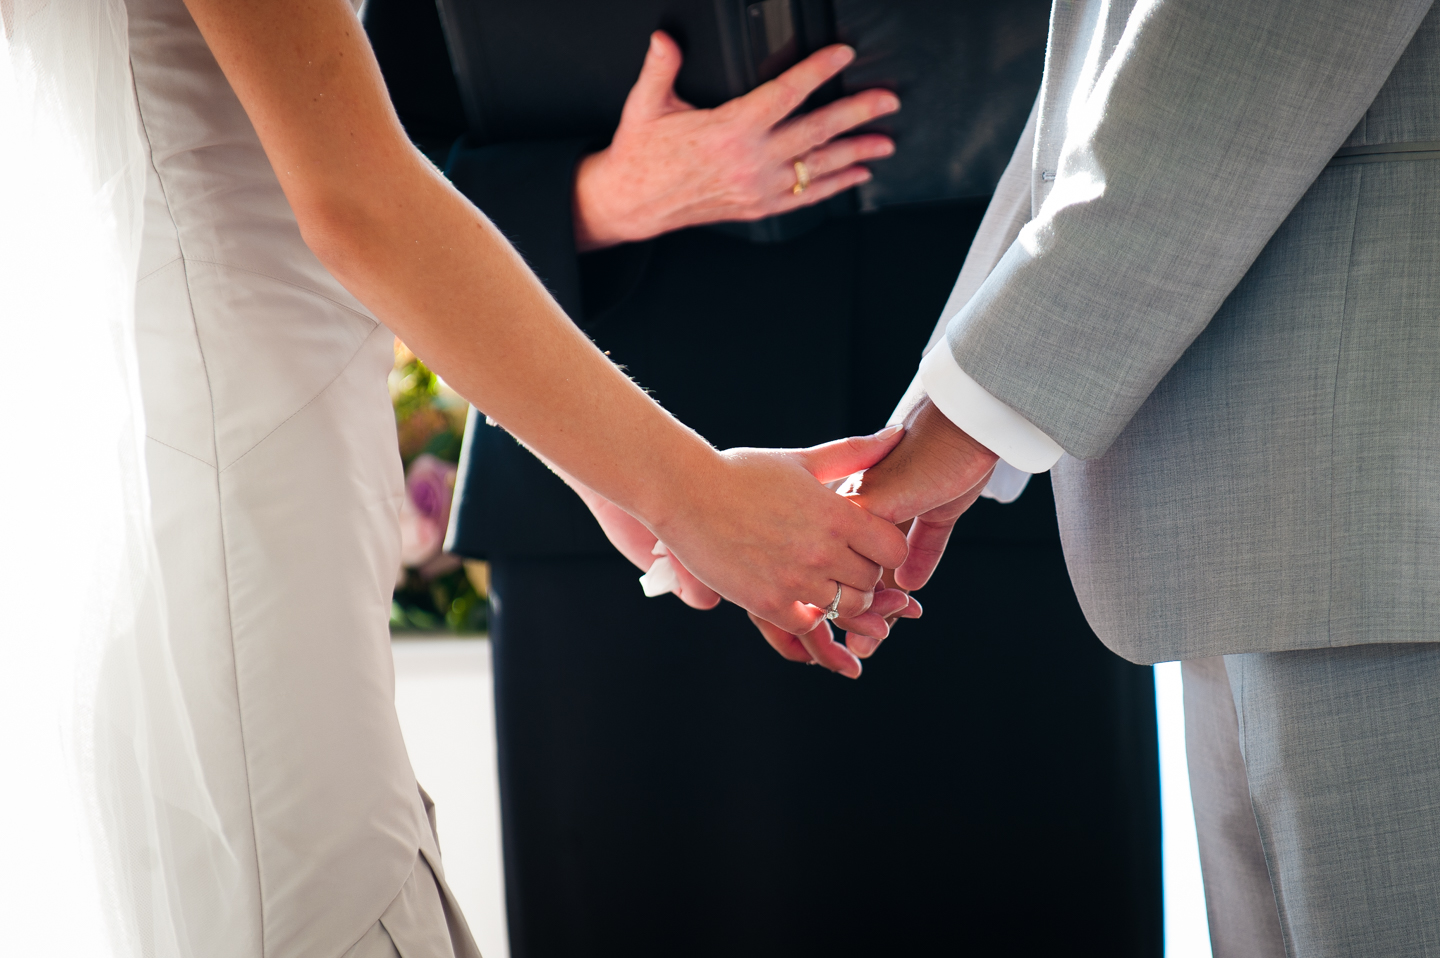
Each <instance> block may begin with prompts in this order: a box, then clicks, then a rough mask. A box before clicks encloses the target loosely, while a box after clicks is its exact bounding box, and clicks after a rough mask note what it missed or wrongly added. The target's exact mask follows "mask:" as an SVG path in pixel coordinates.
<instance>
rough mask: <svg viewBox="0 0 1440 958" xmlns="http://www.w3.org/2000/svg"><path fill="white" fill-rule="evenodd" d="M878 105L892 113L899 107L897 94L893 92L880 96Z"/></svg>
mask: <svg viewBox="0 0 1440 958" xmlns="http://www.w3.org/2000/svg"><path fill="white" fill-rule="evenodd" d="M879 106H880V109H882V110H884V111H885V112H886V113H894V112H895V111H896V110H898V109H900V98H899V97H898V96H895V95H894V94H890V95H887V96H882V97H881V98H880V103H879Z"/></svg>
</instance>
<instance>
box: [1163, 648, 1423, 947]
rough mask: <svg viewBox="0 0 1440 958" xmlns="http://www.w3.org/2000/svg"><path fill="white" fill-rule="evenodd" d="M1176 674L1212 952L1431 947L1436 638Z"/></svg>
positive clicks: (1252, 659)
mask: <svg viewBox="0 0 1440 958" xmlns="http://www.w3.org/2000/svg"><path fill="white" fill-rule="evenodd" d="M1183 670H1184V678H1185V729H1186V749H1187V752H1188V757H1189V764H1190V779H1191V790H1192V795H1193V797H1194V801H1195V822H1196V826H1197V829H1198V831H1199V838H1200V860H1201V869H1202V872H1203V873H1204V879H1205V896H1206V906H1207V910H1208V912H1209V919H1210V935H1211V943H1212V947H1213V949H1214V954H1215V956H1216V958H1239V956H1246V958H1270V956H1279V955H1282V954H1283V955H1289V956H1291V958H1296V956H1304V958H1341V956H1346V958H1353V956H1362V955H1363V956H1369V955H1384V956H1386V958H1402V956H1417V958H1418V956H1433V955H1436V954H1440V645H1437V644H1431V643H1423V644H1421V643H1417V644H1404V645H1390V644H1385V645H1367V646H1352V647H1347V648H1338V649H1310V650H1303V651H1295V652H1257V653H1249V654H1240V655H1228V656H1225V657H1223V659H1222V658H1220V657H1214V658H1208V659H1197V660H1192V661H1187V662H1185V663H1184V665H1183Z"/></svg>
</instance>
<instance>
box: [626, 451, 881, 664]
mask: <svg viewBox="0 0 1440 958" xmlns="http://www.w3.org/2000/svg"><path fill="white" fill-rule="evenodd" d="M902 434H903V430H902V429H901V428H900V427H891V428H887V429H885V430H883V431H881V432H879V433H876V434H875V435H873V436H864V437H857V438H852V439H842V440H839V441H836V442H831V443H826V444H824V445H820V446H814V447H812V448H810V449H793V450H768V449H731V450H727V451H726V452H723V453H719V454H718V460H719V461H718V466H719V468H718V469H713V470H707V471H705V472H702V473H700V474H696V475H692V476H691V477H690V479H689V480H688V482H687V483H686V486H685V487H684V488H677V489H675V490H673V495H671V496H670V497H669V498H670V500H671V503H670V506H669V508H668V509H667V510H666V511H665V512H664V513H663V514H661V515H660V516H658V517H656V518H652V519H650V520H649V521H647V522H646V525H647V526H649V528H650V529H651V531H652V532H654V533H655V534H656V535H657V536H659V538H660V539H661V540H663V541H664V543H665V545H666V546H667V547H668V548H669V550H670V552H671V554H672V555H674V556H675V558H676V559H677V560H679V562H680V564H682V565H683V566H684V567H685V568H686V569H688V570H689V571H690V572H692V573H693V574H694V575H695V576H696V578H698V579H699V580H700V581H701V582H704V583H705V584H706V585H708V586H709V587H710V588H712V589H714V590H715V591H716V592H719V593H720V594H721V595H723V596H725V597H726V598H728V599H730V600H731V601H733V602H735V603H736V604H737V605H740V606H743V607H744V608H745V609H747V610H748V611H750V612H751V613H753V614H755V615H756V616H758V617H760V618H761V619H764V620H765V621H767V622H770V623H771V624H773V625H775V626H777V627H778V628H780V629H783V630H784V631H786V632H789V633H792V634H807V633H809V632H811V631H813V630H814V629H815V627H816V626H817V625H818V624H819V623H820V622H821V621H822V620H823V617H824V612H823V611H822V610H823V609H824V607H826V606H828V605H830V603H831V602H832V600H833V599H834V598H835V593H836V585H837V583H839V584H840V585H841V586H843V589H842V590H841V597H840V614H841V616H843V617H846V618H853V617H856V616H859V615H861V614H863V613H864V612H865V611H866V610H867V609H868V608H869V607H870V603H871V601H872V599H873V595H872V593H873V590H874V588H875V583H876V582H878V581H879V578H880V570H881V567H882V566H883V567H890V566H891V564H892V563H895V562H897V561H903V559H904V556H905V554H906V546H905V537H904V535H903V534H902V533H901V532H900V531H899V530H898V529H896V528H895V526H894V525H892V524H891V523H889V522H886V521H884V520H882V519H877V518H875V517H874V516H872V515H870V514H869V513H868V512H866V511H865V510H863V509H861V508H859V507H858V506H856V505H854V504H853V503H851V502H850V501H848V500H847V499H844V498H842V497H840V496H837V495H835V494H834V493H833V492H831V491H830V490H828V489H826V488H825V486H824V485H822V483H825V482H829V481H831V480H834V479H840V478H843V477H845V476H848V475H850V474H852V473H855V472H858V471H859V470H861V469H865V468H868V467H869V466H870V465H872V464H874V463H875V462H878V461H879V460H880V459H881V458H883V457H884V456H885V455H886V454H887V453H888V452H889V451H890V450H891V449H892V448H894V446H895V444H896V443H897V442H898V441H899V439H900V436H901V435H902ZM845 659H846V661H844V662H841V661H839V660H838V659H837V658H835V657H829V656H827V657H825V658H824V659H823V660H822V662H821V664H824V665H827V666H828V667H831V668H835V669H836V670H837V671H847V672H848V671H855V672H857V673H858V664H859V663H858V661H857V660H855V659H853V657H851V656H849V655H848V653H847V654H846V656H845Z"/></svg>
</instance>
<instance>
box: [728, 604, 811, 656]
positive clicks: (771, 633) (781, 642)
mask: <svg viewBox="0 0 1440 958" xmlns="http://www.w3.org/2000/svg"><path fill="white" fill-rule="evenodd" d="M745 614H746V615H748V616H750V621H751V622H753V623H754V624H755V628H757V629H759V630H760V634H761V635H763V636H764V637H765V641H766V642H769V643H770V647H771V648H772V649H774V650H775V651H776V652H779V653H780V654H781V656H783V657H784V658H787V659H789V660H790V661H791V662H805V663H810V662H814V661H815V660H814V659H813V658H811V657H810V653H809V652H808V651H806V649H805V643H803V642H801V641H800V640H799V639H798V638H797V637H795V636H793V635H791V634H790V633H789V632H786V631H785V630H784V629H782V628H780V627H779V626H778V625H772V624H771V623H769V622H766V621H765V620H764V619H762V618H760V617H759V616H758V615H756V614H755V613H754V612H747V613H745Z"/></svg>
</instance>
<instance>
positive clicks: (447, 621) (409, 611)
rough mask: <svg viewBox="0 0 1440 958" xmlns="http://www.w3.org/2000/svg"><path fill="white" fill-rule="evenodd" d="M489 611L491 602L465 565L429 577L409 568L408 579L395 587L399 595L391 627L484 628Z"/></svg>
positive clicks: (424, 629) (434, 629) (428, 629)
mask: <svg viewBox="0 0 1440 958" xmlns="http://www.w3.org/2000/svg"><path fill="white" fill-rule="evenodd" d="M489 611H490V605H489V602H488V601H487V600H486V598H485V597H484V596H482V595H480V594H479V593H478V592H477V591H476V590H475V586H474V584H473V583H472V582H471V581H470V579H469V578H468V577H467V576H466V575H465V571H464V570H463V569H456V570H455V571H453V572H447V573H445V574H444V575H438V576H436V577H435V578H433V579H430V580H429V581H426V580H425V579H423V578H422V577H421V576H420V574H419V573H418V572H416V571H415V570H414V569H407V570H405V581H404V582H402V583H401V584H400V585H398V586H396V587H395V598H394V601H392V602H391V603H390V629H391V631H394V632H411V631H421V632H438V631H441V630H448V631H450V632H456V633H465V632H484V631H485V629H486V627H487V626H488V625H489Z"/></svg>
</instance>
